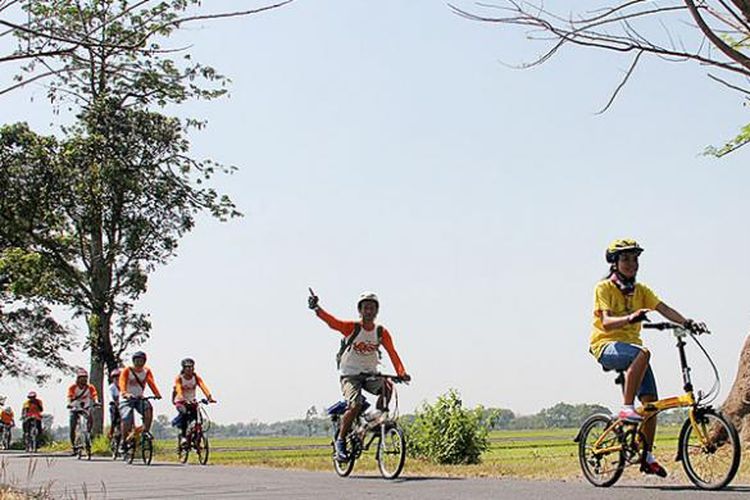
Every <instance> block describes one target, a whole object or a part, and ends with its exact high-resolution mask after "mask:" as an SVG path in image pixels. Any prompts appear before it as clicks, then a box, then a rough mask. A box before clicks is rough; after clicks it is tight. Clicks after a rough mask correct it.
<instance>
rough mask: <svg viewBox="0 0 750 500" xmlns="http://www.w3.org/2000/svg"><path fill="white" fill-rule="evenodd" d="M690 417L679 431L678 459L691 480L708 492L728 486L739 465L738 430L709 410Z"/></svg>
mask: <svg viewBox="0 0 750 500" xmlns="http://www.w3.org/2000/svg"><path fill="white" fill-rule="evenodd" d="M695 420H696V424H697V428H696V427H693V424H692V422H691V421H690V418H688V419H687V420H685V423H684V424H683V426H682V430H681V431H680V439H679V443H678V446H679V456H680V457H681V458H682V466H683V467H684V469H685V473H686V474H687V476H688V478H690V481H692V482H693V484H694V485H696V486H697V487H699V488H702V489H705V490H719V489H721V488H723V487H725V486H726V485H727V484H729V483H730V482H731V481H732V479H734V475H735V474H736V473H737V469H738V468H739V466H740V439H739V436H738V435H737V430H736V429H735V428H734V425H732V423H731V422H729V421H728V420H727V419H726V418H725V417H724V416H723V415H722V414H721V413H719V412H717V411H715V410H713V409H707V410H703V411H700V410H699V411H697V412H696V414H695Z"/></svg>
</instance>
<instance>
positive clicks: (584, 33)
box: [451, 0, 750, 156]
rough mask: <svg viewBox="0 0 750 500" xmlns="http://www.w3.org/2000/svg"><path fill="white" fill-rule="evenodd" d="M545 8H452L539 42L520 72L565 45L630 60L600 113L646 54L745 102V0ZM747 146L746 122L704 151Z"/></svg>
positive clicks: (510, 1) (749, 10)
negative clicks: (698, 70)
mask: <svg viewBox="0 0 750 500" xmlns="http://www.w3.org/2000/svg"><path fill="white" fill-rule="evenodd" d="M587 4H588V5H591V10H589V11H586V10H585V9H586V5H587ZM548 5H549V3H544V4H542V3H532V2H527V1H517V0H502V1H500V2H499V3H496V4H482V6H483V10H482V12H478V11H468V10H466V9H462V8H459V7H457V6H455V5H451V8H452V9H453V11H454V12H456V13H457V14H459V15H461V16H463V17H466V18H468V19H471V20H474V21H481V22H486V23H494V24H498V25H503V26H514V27H520V28H523V29H524V30H526V35H527V38H529V39H531V40H534V41H536V42H537V43H541V44H544V46H545V47H546V48H545V49H543V51H542V52H541V54H540V55H539V56H538V57H537V58H536V59H534V60H532V61H529V62H526V63H524V64H522V65H521V67H523V68H529V67H533V66H537V65H540V64H543V63H544V62H546V61H548V60H549V59H550V58H551V57H553V56H554V55H556V54H557V53H558V52H559V51H560V50H561V49H562V48H563V47H564V46H566V45H574V46H578V47H584V48H589V49H596V50H605V51H610V52H612V53H617V54H621V55H624V56H628V55H629V57H630V67H629V69H628V71H627V72H626V73H625V76H624V77H623V79H622V81H621V83H620V84H619V85H618V86H617V87H616V88H615V90H614V92H613V93H612V95H611V98H610V99H609V102H607V103H606V105H605V106H604V107H603V108H602V110H601V112H604V111H606V110H607V109H608V108H609V107H610V106H611V105H612V103H613V102H614V100H615V98H616V97H617V95H618V94H619V93H620V91H621V90H622V89H623V88H624V87H625V84H626V83H627V81H628V80H629V79H630V77H631V76H632V75H633V73H634V71H635V70H636V68H637V66H638V65H639V63H640V62H641V61H642V60H643V58H644V57H658V58H660V59H661V60H664V61H670V62H694V63H697V64H700V65H702V66H704V67H706V68H707V69H708V70H709V77H710V78H712V79H713V80H715V81H717V82H719V83H721V84H722V85H725V86H727V87H728V88H731V89H732V90H734V91H737V92H739V93H740V95H742V97H743V100H744V101H745V104H749V103H750V85H748V78H750V2H749V1H748V0H698V1H696V0H661V1H653V0H620V1H619V2H616V3H615V4H614V5H612V6H608V7H602V6H601V4H600V3H599V2H595V3H591V2H579V3H577V5H576V7H577V9H578V11H577V12H574V13H570V14H565V15H564V14H559V13H557V12H554V11H553V10H551V9H550V8H549V7H548ZM748 143H750V124H747V125H745V126H744V127H742V128H741V130H740V132H739V133H738V134H737V136H736V137H734V138H732V139H731V140H729V141H727V142H726V143H725V144H724V145H723V146H721V147H719V148H715V147H709V148H707V149H706V152H707V153H709V154H713V155H716V156H723V155H725V154H728V153H731V152H733V151H735V150H736V149H738V148H740V147H742V146H744V145H746V144H748Z"/></svg>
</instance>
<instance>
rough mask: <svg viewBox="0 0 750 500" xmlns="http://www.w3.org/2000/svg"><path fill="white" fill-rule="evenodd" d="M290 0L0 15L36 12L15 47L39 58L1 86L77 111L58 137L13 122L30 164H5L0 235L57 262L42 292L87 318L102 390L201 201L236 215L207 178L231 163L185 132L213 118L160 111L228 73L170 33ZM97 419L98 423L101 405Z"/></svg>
mask: <svg viewBox="0 0 750 500" xmlns="http://www.w3.org/2000/svg"><path fill="white" fill-rule="evenodd" d="M286 3H288V2H281V3H278V4H274V5H270V6H267V7H263V8H260V9H254V10H251V11H243V12H233V13H223V14H201V13H200V10H201V9H202V8H204V7H202V5H201V2H200V1H199V0H170V1H161V2H154V1H149V0H136V1H131V0H78V1H76V2H73V1H70V0H32V1H24V2H13V1H12V0H11V1H6V2H2V0H0V14H2V13H3V10H2V8H3V6H6V7H7V6H8V5H10V4H14V5H19V6H20V7H21V9H22V10H23V12H24V13H25V14H26V22H25V23H24V24H22V25H14V26H12V27H11V28H10V30H9V32H10V33H12V34H13V35H15V36H16V37H17V38H18V41H19V46H18V49H17V50H16V52H15V54H16V55H24V54H25V55H28V56H29V57H28V58H27V59H26V64H25V65H24V66H23V67H21V69H20V73H19V75H18V76H17V78H16V80H17V83H15V84H14V85H12V86H10V87H8V88H6V89H5V91H10V90H13V89H15V88H18V87H19V86H22V85H25V84H28V83H30V82H32V81H37V82H44V83H45V84H46V85H47V88H48V95H49V98H50V101H51V102H52V103H53V104H54V105H55V106H59V105H60V104H63V103H64V104H65V106H66V107H67V108H68V109H70V110H71V111H72V112H74V113H76V114H77V117H78V122H77V124H76V125H75V126H74V127H72V128H69V129H63V131H64V133H65V137H64V139H61V140H58V139H56V138H54V137H40V136H38V135H37V134H35V133H34V132H32V131H31V130H29V128H28V127H26V126H25V125H23V124H18V125H14V126H10V127H6V128H4V129H3V131H2V134H3V138H4V141H5V144H6V148H5V150H4V152H3V154H5V155H7V156H8V157H9V158H13V161H14V162H17V163H18V164H19V165H23V166H24V167H27V168H21V169H20V170H18V171H14V172H10V171H5V169H3V172H2V173H0V175H6V176H8V179H7V183H6V184H5V185H6V186H8V191H7V193H4V196H3V200H4V201H7V202H8V203H7V204H8V205H10V206H9V207H7V208H8V210H2V211H0V237H2V238H5V240H6V241H8V242H9V244H10V245H9V247H8V248H11V249H13V250H14V251H20V252H23V253H26V254H28V255H36V256H38V258H40V259H41V262H42V264H43V267H44V268H45V269H47V270H51V271H52V276H53V278H54V279H53V281H54V285H55V286H52V287H49V289H48V290H45V293H43V294H40V295H39V296H38V298H39V300H42V301H45V303H59V304H64V305H67V306H70V307H72V309H73V311H74V313H75V314H77V315H80V316H82V317H85V319H86V324H87V327H88V339H87V345H88V346H89V347H90V348H91V381H92V383H93V384H94V385H95V386H96V387H97V388H98V389H100V390H101V389H103V384H104V378H105V376H104V375H105V373H106V370H108V369H111V368H114V367H115V366H116V365H117V364H118V362H119V357H120V356H121V355H122V353H123V352H124V350H125V349H127V348H128V346H131V345H137V344H138V343H140V342H142V341H143V340H145V338H146V337H147V336H148V333H149V331H150V326H151V325H150V323H149V321H148V317H147V316H146V315H144V314H139V313H136V312H135V310H134V306H135V303H136V301H137V299H138V298H139V297H140V295H141V294H143V293H144V292H145V290H146V283H147V277H148V274H149V273H150V272H151V271H153V269H154V268H155V266H157V265H160V264H164V263H165V262H167V260H168V259H169V258H170V257H172V256H173V255H174V253H175V250H176V248H177V244H178V241H179V238H180V237H181V236H182V235H183V234H184V233H185V232H187V231H189V230H190V229H192V227H193V225H194V217H195V215H196V214H197V213H198V212H200V211H206V212H208V213H210V214H211V215H213V216H215V217H217V218H219V219H222V220H224V219H226V218H228V217H232V216H236V215H239V214H238V212H237V211H236V210H235V208H234V205H233V203H232V202H231V201H230V200H229V199H228V198H227V197H226V196H221V195H219V194H218V193H216V191H215V190H213V189H212V188H210V187H208V185H207V183H206V182H205V181H207V180H208V179H210V178H211V177H212V175H213V174H214V173H215V172H229V171H231V170H232V168H226V167H223V166H222V165H220V164H217V163H216V162H214V161H212V160H199V159H195V158H193V157H192V156H191V155H190V151H189V141H188V136H187V134H188V132H189V131H190V129H192V128H200V127H202V126H203V125H204V123H203V122H200V121H197V120H194V119H187V120H178V119H175V118H169V117H166V116H163V115H162V114H159V113H157V112H155V109H157V110H158V109H159V108H160V107H163V106H166V105H175V104H181V103H183V102H185V101H186V100H189V99H207V100H210V99H215V98H218V97H220V96H223V95H224V94H225V93H226V84H227V83H228V80H227V79H226V78H225V77H224V76H222V75H220V74H219V73H217V72H216V71H215V70H214V68H212V67H211V66H207V65H204V64H201V63H198V62H194V61H193V60H192V58H191V57H190V54H189V53H187V52H186V51H185V50H184V49H182V48H179V47H177V48H171V47H166V46H164V43H166V42H168V41H169V39H170V36H172V35H174V34H175V33H176V32H177V30H178V29H179V28H180V27H181V26H182V25H184V24H185V23H188V22H192V21H197V20H201V19H216V18H222V17H230V16H241V15H249V14H253V13H256V12H260V11H263V10H269V9H273V8H276V7H279V6H281V5H284V4H286ZM0 24H1V23H0ZM6 25H7V23H6ZM19 26H20V27H19ZM6 33H7V32H6ZM0 62H2V61H1V60H0ZM58 109H59V108H58ZM11 174H12V175H15V177H11ZM37 177H43V178H45V180H46V181H47V182H46V183H42V184H43V185H44V186H45V188H46V189H47V190H48V191H47V192H45V193H44V194H46V195H47V197H46V198H43V199H41V200H40V204H39V206H28V207H21V208H23V210H15V209H17V208H19V207H15V206H13V205H12V203H13V201H14V200H17V199H23V197H24V196H27V195H28V193H26V192H25V190H26V189H27V188H28V187H29V185H30V184H29V181H30V180H34V179H36V178H37ZM14 272H15V273H16V274H18V272H20V270H18V269H16V270H15V271H14ZM95 422H96V425H95V431H97V432H98V431H100V429H101V424H102V418H101V413H99V414H98V415H97V418H96V419H95Z"/></svg>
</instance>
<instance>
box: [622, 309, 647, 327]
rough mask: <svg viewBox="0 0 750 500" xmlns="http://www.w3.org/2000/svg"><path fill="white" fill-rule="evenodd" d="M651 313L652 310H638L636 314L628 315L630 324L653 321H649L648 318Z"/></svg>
mask: <svg viewBox="0 0 750 500" xmlns="http://www.w3.org/2000/svg"><path fill="white" fill-rule="evenodd" d="M649 312H651V309H638V310H637V311H635V312H634V313H631V314H628V315H627V318H628V324H631V325H632V324H633V323H640V322H642V321H651V320H650V319H648V316H646V314H648V313H649Z"/></svg>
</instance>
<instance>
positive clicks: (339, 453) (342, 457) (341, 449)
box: [334, 438, 349, 462]
mask: <svg viewBox="0 0 750 500" xmlns="http://www.w3.org/2000/svg"><path fill="white" fill-rule="evenodd" d="M334 446H335V448H336V460H338V461H339V462H348V461H349V454H348V453H347V452H346V442H345V441H344V440H343V439H341V438H339V439H336V442H335V443H334Z"/></svg>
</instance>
